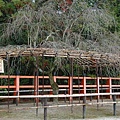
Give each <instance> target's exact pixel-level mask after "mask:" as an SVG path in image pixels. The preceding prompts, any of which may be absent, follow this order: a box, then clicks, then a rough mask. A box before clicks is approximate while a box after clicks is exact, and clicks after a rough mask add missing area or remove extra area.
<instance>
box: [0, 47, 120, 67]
mask: <svg viewBox="0 0 120 120" xmlns="http://www.w3.org/2000/svg"><path fill="white" fill-rule="evenodd" d="M7 54H8V55H9V57H18V56H31V55H33V56H46V57H62V58H64V57H68V58H74V60H75V61H78V63H79V64H80V65H87V66H91V65H95V64H98V65H115V64H117V65H118V66H119V64H120V63H119V61H120V56H119V55H116V54H111V53H98V52H95V51H87V52H86V51H83V50H74V49H54V48H28V47H27V46H7V47H3V48H0V57H1V58H5V57H6V55H7Z"/></svg>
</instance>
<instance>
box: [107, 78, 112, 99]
mask: <svg viewBox="0 0 120 120" xmlns="http://www.w3.org/2000/svg"><path fill="white" fill-rule="evenodd" d="M107 85H108V86H109V87H108V89H107V90H106V92H107V93H112V81H111V78H109V79H108V80H107ZM109 99H112V96H111V95H109Z"/></svg>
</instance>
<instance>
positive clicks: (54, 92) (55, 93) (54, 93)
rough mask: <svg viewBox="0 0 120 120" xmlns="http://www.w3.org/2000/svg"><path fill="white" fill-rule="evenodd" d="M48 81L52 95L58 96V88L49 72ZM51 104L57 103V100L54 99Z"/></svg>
mask: <svg viewBox="0 0 120 120" xmlns="http://www.w3.org/2000/svg"><path fill="white" fill-rule="evenodd" d="M49 80H50V85H51V87H52V90H53V95H58V92H59V87H58V84H57V83H56V82H55V81H54V79H53V75H52V72H51V71H50V72H49ZM53 102H54V103H58V98H54V99H53Z"/></svg>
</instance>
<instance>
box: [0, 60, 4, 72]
mask: <svg viewBox="0 0 120 120" xmlns="http://www.w3.org/2000/svg"><path fill="white" fill-rule="evenodd" d="M0 73H4V64H3V60H2V59H0Z"/></svg>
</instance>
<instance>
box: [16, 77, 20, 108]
mask: <svg viewBox="0 0 120 120" xmlns="http://www.w3.org/2000/svg"><path fill="white" fill-rule="evenodd" d="M19 89H20V78H19V76H18V75H17V76H16V95H18V96H19ZM19 101H20V99H19V98H16V106H18V103H19Z"/></svg>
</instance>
